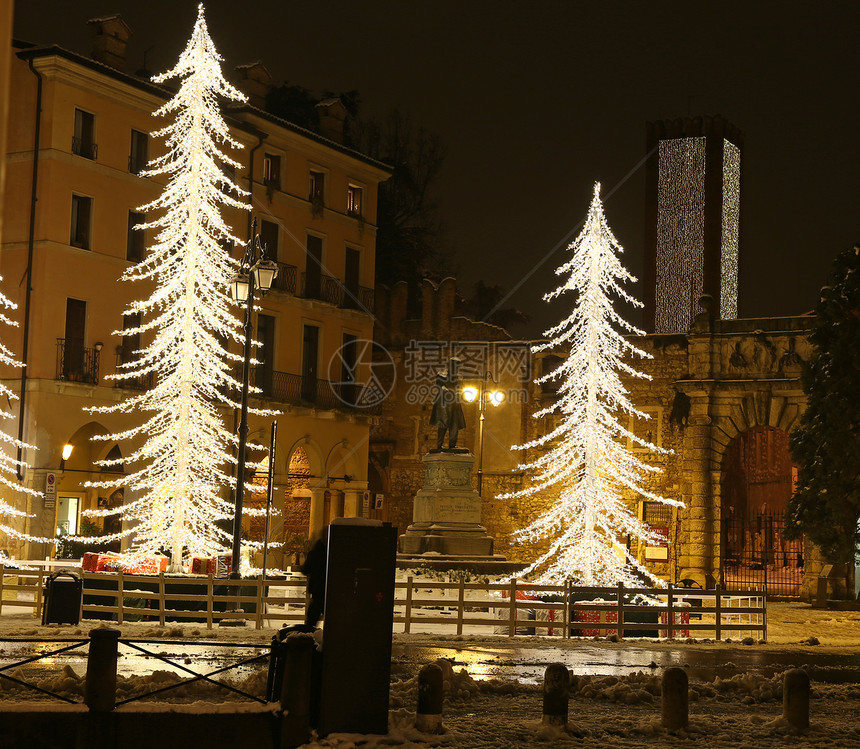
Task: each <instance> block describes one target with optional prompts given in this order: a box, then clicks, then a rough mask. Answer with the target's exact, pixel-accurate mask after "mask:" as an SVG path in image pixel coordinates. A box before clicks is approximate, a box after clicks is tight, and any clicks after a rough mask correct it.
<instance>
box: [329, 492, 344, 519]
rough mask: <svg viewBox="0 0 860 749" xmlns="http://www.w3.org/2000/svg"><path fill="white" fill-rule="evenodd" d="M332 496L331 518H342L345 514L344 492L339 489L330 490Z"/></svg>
mask: <svg viewBox="0 0 860 749" xmlns="http://www.w3.org/2000/svg"><path fill="white" fill-rule="evenodd" d="M329 493H330V494H331V516H332V517H333V518H342V517H344V514H343V492H342V491H340V490H339V489H329Z"/></svg>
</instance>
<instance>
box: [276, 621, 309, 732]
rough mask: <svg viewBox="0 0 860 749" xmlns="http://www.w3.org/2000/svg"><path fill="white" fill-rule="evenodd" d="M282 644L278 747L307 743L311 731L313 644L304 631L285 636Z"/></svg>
mask: <svg viewBox="0 0 860 749" xmlns="http://www.w3.org/2000/svg"><path fill="white" fill-rule="evenodd" d="M282 647H284V648H286V655H285V656H284V675H283V676H284V678H283V681H282V682H281V709H282V710H283V712H284V717H283V723H282V724H281V749H287V747H293V746H301V745H302V744H305V743H307V741H308V737H309V736H310V731H311V725H310V720H311V676H312V674H311V669H312V663H311V661H312V658H313V653H314V648H315V647H316V643H315V642H314V636H313V635H311V634H307V633H304V632H294V633H292V634H289V635H287V638H286V639H285V640H284V643H283V645H282Z"/></svg>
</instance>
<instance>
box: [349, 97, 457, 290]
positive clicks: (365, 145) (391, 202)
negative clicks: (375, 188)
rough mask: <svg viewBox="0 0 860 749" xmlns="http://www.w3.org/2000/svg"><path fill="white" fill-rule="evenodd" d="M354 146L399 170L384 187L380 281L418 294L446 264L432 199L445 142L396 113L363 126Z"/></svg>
mask: <svg viewBox="0 0 860 749" xmlns="http://www.w3.org/2000/svg"><path fill="white" fill-rule="evenodd" d="M353 146H354V147H355V148H356V149H358V150H360V151H362V152H363V153H366V154H367V155H368V156H370V157H372V158H374V159H378V160H379V161H382V162H383V163H385V164H389V165H391V166H392V167H393V168H394V173H393V174H392V175H391V177H390V178H389V179H387V180H386V181H385V182H382V183H381V184H380V185H379V193H378V209H377V222H376V223H377V232H376V281H377V283H383V284H386V285H387V286H393V285H394V284H395V283H397V282H399V281H406V282H408V283H409V284H410V286H411V287H413V289H414V290H415V291H416V292H417V289H418V288H419V285H420V282H421V279H422V278H424V277H425V275H427V272H428V271H429V270H432V269H434V268H435V267H438V266H439V265H440V264H441V254H440V251H439V238H440V236H441V233H442V227H441V224H440V222H439V219H438V217H437V206H436V203H435V202H434V200H433V197H432V187H433V184H434V183H435V181H436V179H437V177H438V176H439V172H440V170H441V168H442V163H443V161H444V158H445V156H444V150H443V148H442V144H441V141H440V140H439V138H438V137H437V136H435V135H432V134H431V133H428V132H427V131H426V130H424V129H423V128H417V129H416V128H415V127H413V125H412V123H411V122H410V121H409V119H408V118H407V117H406V116H405V115H403V114H402V113H400V112H397V111H395V112H394V113H393V114H392V115H390V116H389V117H387V118H386V119H385V120H384V121H382V122H379V121H367V122H360V123H358V124H357V125H356V127H355V133H354V143H353ZM410 296H411V297H413V298H418V297H419V295H418V294H417V293H416V294H411V295H410Z"/></svg>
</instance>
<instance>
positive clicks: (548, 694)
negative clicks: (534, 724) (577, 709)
mask: <svg viewBox="0 0 860 749" xmlns="http://www.w3.org/2000/svg"><path fill="white" fill-rule="evenodd" d="M569 697H570V672H569V671H568V670H567V666H565V665H564V664H563V663H550V664H549V665H548V666H547V667H546V673H545V674H544V677H543V721H542V722H543V723H545V724H547V725H551V726H566V725H567V703H568V699H569Z"/></svg>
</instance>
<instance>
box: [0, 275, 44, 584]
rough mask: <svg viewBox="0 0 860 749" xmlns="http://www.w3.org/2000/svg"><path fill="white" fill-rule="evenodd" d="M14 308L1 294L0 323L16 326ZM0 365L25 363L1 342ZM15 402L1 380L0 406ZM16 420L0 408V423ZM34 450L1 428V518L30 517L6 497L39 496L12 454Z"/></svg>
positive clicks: (20, 535) (1, 556)
mask: <svg viewBox="0 0 860 749" xmlns="http://www.w3.org/2000/svg"><path fill="white" fill-rule="evenodd" d="M0 280H2V279H0ZM16 308H17V305H16V304H15V303H14V302H12V301H11V300H10V299H8V298H7V297H6V296H5V295H4V294H2V293H0V324H3V325H11V326H14V327H17V326H18V323H16V322H15V321H14V320H12V319H11V318H10V317H9V316H8V315H7V314H6V311H7V310H14V309H16ZM0 364H4V365H6V366H9V367H16V368H20V367H23V366H24V364H23V363H22V362H19V361H18V360H17V359H15V356H14V355H13V354H12V351H11V350H10V349H9V348H8V347H7V346H6V344H4V343H3V342H2V341H0ZM15 400H18V396H17V395H16V394H15V393H14V392H12V390H11V389H10V388H9V387H8V385H6V384H5V383H3V382H2V381H0V403H4V402H5V403H7V404H11V402H12V401H15ZM14 418H15V415H14V414H13V413H12V411H11V408H10V406H6V407H0V420H3V421H5V422H10V421H11V420H12V419H14ZM19 448H20V449H22V450H35V449H36V448H35V447H33V445H28V444H27V443H26V442H21V440H19V439H17V438H15V437H12V436H11V435H10V434H8V433H7V432H6V430H5V429H0V518H10V519H11V518H26V517H33V516H32V515H29V514H28V513H26V512H25V511H23V510H19V509H18V508H16V507H14V506H13V505H12V504H11V502H10V501H9V499H8V497H9V496H10V494H12V493H21V494H25V495H29V496H31V497H41V496H42V493H41V492H38V491H36V490H34V489H29V488H28V487H26V486H24V485H23V484H22V483H21V481H19V479H18V472H19V471H22V470H25V469H27V468H28V467H29V466H28V465H27V463H26V462H24V461H23V460H18V458H16V457H13V455H12V451H13V450H15V451H17V450H18V449H19ZM0 533H3V534H5V535H6V536H8V537H11V538H14V539H16V540H18V541H34V542H36V543H52V542H53V539H52V538H38V537H36V536H31V535H29V534H27V533H24V532H22V531H20V530H18V529H17V528H15V527H13V526H11V525H9V524H8V523H7V522H0ZM0 564H3V565H6V566H7V567H17V566H18V565H17V564H15V562H14V561H12V560H11V559H9V557H7V556H6V554H5V553H4V552H3V551H0Z"/></svg>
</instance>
